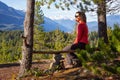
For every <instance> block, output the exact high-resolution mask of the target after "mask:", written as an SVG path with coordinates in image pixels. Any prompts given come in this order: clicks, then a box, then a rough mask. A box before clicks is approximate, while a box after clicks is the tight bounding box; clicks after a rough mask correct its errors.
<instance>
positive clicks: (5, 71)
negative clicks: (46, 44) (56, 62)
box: [0, 60, 51, 80]
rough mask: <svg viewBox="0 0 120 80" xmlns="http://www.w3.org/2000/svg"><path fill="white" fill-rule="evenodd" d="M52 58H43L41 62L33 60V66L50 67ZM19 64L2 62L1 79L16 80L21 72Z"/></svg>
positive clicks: (0, 67) (0, 66)
mask: <svg viewBox="0 0 120 80" xmlns="http://www.w3.org/2000/svg"><path fill="white" fill-rule="evenodd" d="M50 63H51V62H50V60H41V61H40V62H33V64H32V68H35V67H36V68H39V69H41V70H42V69H48V68H49V65H50ZM19 67H20V66H19V64H18V63H12V64H0V80H14V79H13V78H14V77H16V76H17V75H18V73H19Z"/></svg>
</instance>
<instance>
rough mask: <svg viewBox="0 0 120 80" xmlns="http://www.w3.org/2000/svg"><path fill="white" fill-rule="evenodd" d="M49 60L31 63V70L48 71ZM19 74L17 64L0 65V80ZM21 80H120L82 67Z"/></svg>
mask: <svg viewBox="0 0 120 80" xmlns="http://www.w3.org/2000/svg"><path fill="white" fill-rule="evenodd" d="M51 62H52V61H51V60H41V61H39V62H33V64H32V68H39V69H40V70H45V69H48V68H49V66H50V63H51ZM18 73H19V64H18V63H14V64H2V65H1V64H0V80H16V79H14V78H15V77H16V76H17V75H18ZM21 80H120V76H119V77H118V78H113V77H105V78H100V77H99V76H96V75H94V74H92V72H90V71H87V70H85V69H83V68H82V67H78V68H72V69H67V70H60V71H56V72H54V73H53V74H50V75H46V76H39V77H35V76H28V77H25V78H22V79H21Z"/></svg>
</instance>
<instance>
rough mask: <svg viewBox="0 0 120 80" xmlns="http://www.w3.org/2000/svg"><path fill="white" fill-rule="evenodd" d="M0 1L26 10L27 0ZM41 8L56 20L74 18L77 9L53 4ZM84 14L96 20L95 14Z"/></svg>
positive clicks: (45, 13)
mask: <svg viewBox="0 0 120 80" xmlns="http://www.w3.org/2000/svg"><path fill="white" fill-rule="evenodd" d="M0 1H2V2H3V3H5V4H7V5H8V6H10V7H13V8H15V9H17V10H24V11H26V1H27V0H0ZM41 8H42V10H43V13H44V15H45V16H46V17H48V18H50V19H52V20H58V19H71V20H74V15H75V12H76V11H77V10H76V9H75V8H73V7H71V10H64V11H63V10H61V9H56V8H55V7H54V6H51V9H48V8H47V7H46V6H43V7H41ZM86 16H87V21H88V22H90V21H97V18H96V16H95V15H91V14H90V13H87V14H86Z"/></svg>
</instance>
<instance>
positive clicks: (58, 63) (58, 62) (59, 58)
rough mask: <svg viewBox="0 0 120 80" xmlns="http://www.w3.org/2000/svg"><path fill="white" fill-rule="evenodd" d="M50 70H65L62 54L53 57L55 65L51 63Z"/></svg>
mask: <svg viewBox="0 0 120 80" xmlns="http://www.w3.org/2000/svg"><path fill="white" fill-rule="evenodd" d="M50 69H53V70H60V69H64V60H63V58H62V55H61V54H54V55H53V63H51V65H50Z"/></svg>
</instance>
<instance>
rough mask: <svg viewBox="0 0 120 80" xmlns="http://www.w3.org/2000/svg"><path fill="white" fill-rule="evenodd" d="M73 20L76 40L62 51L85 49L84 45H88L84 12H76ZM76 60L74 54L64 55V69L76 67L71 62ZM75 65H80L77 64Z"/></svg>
mask: <svg viewBox="0 0 120 80" xmlns="http://www.w3.org/2000/svg"><path fill="white" fill-rule="evenodd" d="M75 20H76V22H77V27H76V38H75V40H74V42H73V44H72V45H70V46H67V47H65V48H64V49H63V50H65V51H67V50H76V49H80V50H81V49H85V46H86V44H88V27H87V24H86V15H85V13H84V12H80V11H78V12H76V14H75ZM74 59H77V56H76V55H75V54H74V53H68V54H67V55H66V64H67V66H66V68H72V67H75V66H76V65H74V64H73V60H74ZM77 65H81V64H79V63H77Z"/></svg>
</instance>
